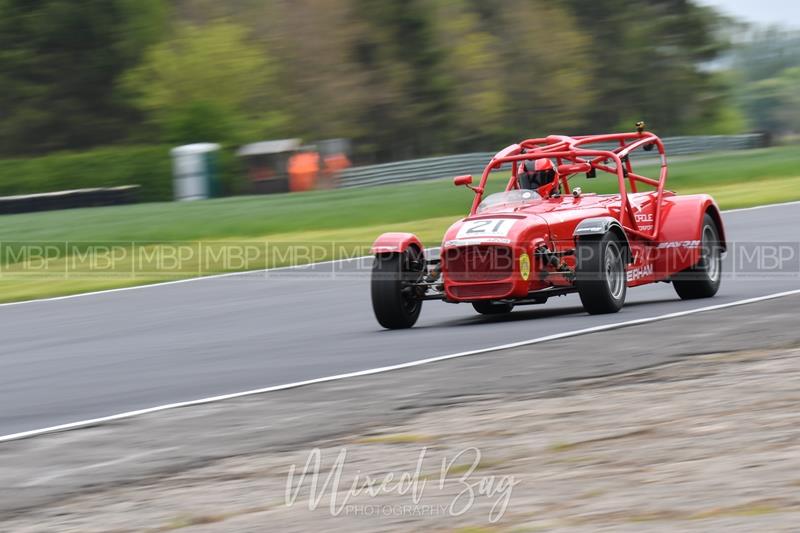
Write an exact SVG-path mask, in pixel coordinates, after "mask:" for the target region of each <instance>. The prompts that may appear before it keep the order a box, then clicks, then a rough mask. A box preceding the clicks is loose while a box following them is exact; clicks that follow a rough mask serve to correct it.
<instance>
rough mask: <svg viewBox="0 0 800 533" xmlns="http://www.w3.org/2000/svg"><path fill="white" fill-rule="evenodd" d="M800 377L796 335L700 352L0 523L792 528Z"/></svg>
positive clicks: (233, 461) (220, 527)
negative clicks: (779, 341) (793, 344)
mask: <svg viewBox="0 0 800 533" xmlns="http://www.w3.org/2000/svg"><path fill="white" fill-rule="evenodd" d="M798 383H800V349H781V350H770V351H748V352H739V353H733V354H711V355H700V356H695V357H691V358H687V359H684V360H681V361H679V362H676V363H673V364H667V365H663V366H658V367H653V368H650V369H645V370H638V371H633V372H628V373H624V374H618V375H615V376H611V377H605V378H593V379H583V380H576V381H572V382H570V383H568V384H566V385H565V386H564V387H562V388H561V389H559V390H558V391H554V392H552V393H550V394H547V395H545V396H543V397H537V398H527V399H521V400H514V399H504V400H488V401H470V402H467V403H463V404H460V405H450V406H443V407H440V408H437V409H433V410H429V411H426V412H424V413H421V414H417V415H415V416H413V417H410V418H408V419H406V420H404V421H403V422H402V423H398V424H392V425H389V426H386V427H380V428H374V429H373V430H372V431H369V432H367V433H362V434H352V435H347V436H344V437H339V438H336V439H330V440H327V441H325V442H323V443H321V444H319V448H317V449H318V450H319V458H320V467H319V468H318V469H317V468H316V467H315V464H314V461H313V458H314V456H313V454H312V449H311V448H310V447H309V448H307V449H292V450H286V451H284V452H274V451H273V452H269V453H263V454H247V455H241V456H235V457H230V458H228V459H224V460H222V461H217V462H214V463H212V464H208V465H205V466H201V467H199V468H195V469H190V470H186V471H184V472H180V473H177V474H174V475H171V476H165V477H161V478H159V479H157V480H150V481H141V482H138V483H132V484H123V485H120V486H116V487H111V488H104V489H103V490H99V491H97V492H89V493H85V494H81V495H78V496H74V497H69V498H67V499H64V500H62V501H60V502H58V503H56V504H53V505H50V506H48V507H47V508H46V509H38V510H35V511H32V512H29V513H26V514H24V515H21V516H17V517H16V518H13V519H11V520H9V521H7V522H5V524H2V526H0V529H2V530H3V531H29V532H33V531H61V532H64V531H80V532H93V531H171V530H180V531H192V532H195V531H196V532H228V531H259V532H261V531H297V532H305V531H355V530H358V531H418V530H434V531H463V532H481V531H514V532H516V531H586V530H591V531H599V530H607V531H642V530H655V531H658V530H663V531H673V530H681V531H708V530H723V529H724V530H727V531H743V532H745V531H746V532H750V531H754V530H768V531H796V530H797V522H798V519H800V514H798V511H800V494H799V493H798V491H799V490H800V412H798V410H797V405H798V402H800V388H798V386H797V384H798ZM310 446H313V445H310ZM310 457H311V460H310V459H309V458H310ZM337 460H338V463H337ZM443 462H444V466H443ZM292 465H294V466H295V471H294V474H295V475H294V477H293V478H292V482H291V483H289V482H288V473H289V471H290V468H291V467H292ZM339 465H340V466H341V468H338V466H339ZM443 470H444V473H443ZM303 471H305V472H306V474H307V475H306V477H305V478H304V479H302V480H300V477H299V476H300V473H302V472H303ZM315 471H317V472H318V473H319V475H318V478H317V480H316V496H318V498H319V501H318V505H317V506H316V508H314V509H311V508H310V507H314V506H313V505H312V501H313V498H312V495H311V491H312V489H313V488H314V486H315V485H314V477H313V474H314V472H315ZM337 474H338V477H337ZM387 475H388V476H392V477H391V478H389V479H388V481H387ZM327 480H330V481H329V483H328V485H327V486H326V485H325V482H326V481H327ZM442 480H444V482H442ZM40 481H41V482H46V480H40ZM287 485H288V486H289V487H290V488H291V490H290V491H289V496H290V498H291V497H292V496H294V502H293V503H292V504H291V505H287ZM298 486H299V490H298V491H297V493H296V494H292V491H293V490H295V489H297V488H298ZM370 492H371V493H372V494H370ZM334 494H335V496H333V495H334Z"/></svg>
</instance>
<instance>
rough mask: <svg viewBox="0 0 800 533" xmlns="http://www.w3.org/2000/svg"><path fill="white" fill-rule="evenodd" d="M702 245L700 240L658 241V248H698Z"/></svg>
mask: <svg viewBox="0 0 800 533" xmlns="http://www.w3.org/2000/svg"><path fill="white" fill-rule="evenodd" d="M698 246H700V241H666V242H660V243H658V249H659V250H663V249H669V248H697V247H698Z"/></svg>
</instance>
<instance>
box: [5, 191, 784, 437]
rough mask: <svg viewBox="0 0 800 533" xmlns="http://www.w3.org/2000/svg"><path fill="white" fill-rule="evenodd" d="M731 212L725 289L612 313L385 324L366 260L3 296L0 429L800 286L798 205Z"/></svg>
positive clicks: (450, 311) (639, 293)
mask: <svg viewBox="0 0 800 533" xmlns="http://www.w3.org/2000/svg"><path fill="white" fill-rule="evenodd" d="M724 218H725V223H726V229H727V232H728V239H729V241H732V242H734V243H736V244H737V245H738V246H740V247H737V248H735V249H734V251H733V252H732V253H729V254H728V257H727V258H726V277H725V279H724V280H723V285H722V288H721V290H720V292H719V294H718V295H717V297H715V298H714V299H712V300H697V301H681V300H679V299H678V298H677V296H676V295H675V292H674V290H673V289H672V287H671V286H670V285H667V284H657V285H652V286H646V287H641V288H636V289H632V290H630V291H629V292H628V301H627V304H626V306H625V308H624V309H623V310H622V311H621V312H620V313H618V314H615V315H602V316H590V315H587V314H586V313H585V312H583V310H582V308H581V306H580V301H579V300H578V297H577V295H569V296H565V297H561V298H554V299H552V300H551V301H549V302H548V303H547V304H545V305H543V306H532V307H522V308H519V309H518V310H515V311H514V312H513V313H511V315H509V316H508V317H504V318H495V317H491V318H486V317H481V316H478V315H476V314H475V312H474V311H473V310H472V307H471V306H469V305H464V304H460V305H452V304H444V303H441V302H426V303H425V306H424V307H423V311H422V316H421V317H420V321H419V322H418V324H417V326H416V327H415V328H413V329H411V330H403V331H384V330H382V329H381V328H380V327H379V326H378V325H377V323H376V322H375V320H374V318H373V316H372V309H371V306H370V302H369V283H368V268H369V261H368V260H351V261H345V262H335V263H327V264H320V265H316V266H312V267H308V268H302V269H290V270H273V271H268V272H259V273H249V274H242V275H235V276H225V277H216V278H208V279H201V280H195V281H190V282H185V283H176V284H165V285H159V286H151V287H144V288H139V289H135V290H125V291H116V292H106V293H97V294H91V295H85V296H81V297H78V298H68V299H55V300H43V301H34V302H28V303H23V304H18V305H6V306H0V335H2V353H0V435H7V434H11V433H17V432H22V431H28V430H34V429H37V428H44V427H49V426H54V425H58V424H65V423H70V422H74V421H79V420H86V419H92V418H98V417H103V416H108V415H113V414H116V413H122V412H127V411H132V410H137V409H144V408H149V407H153V406H157V405H162V404H169V403H175V402H182V401H190V400H195V399H198V398H204V397H209V396H216V395H222V394H228V393H235V392H240V391H245V390H250V389H257V388H262V387H268V386H272V385H280V384H285V383H292V382H297V381H303V380H309V379H314V378H320V377H324V376H331V375H336V374H343V373H348V372H354V371H360V370H366V369H371V368H376V367H383V366H389V365H395V364H401V363H406V362H410V361H415V360H419V359H424V358H429V357H435V356H438V355H445V354H450V353H454V352H461V351H467V350H475V349H481V348H490V347H493V346H498V345H503V344H507V343H513V342H518V341H524V340H528V339H534V338H537V337H543V336H548V335H553V334H557V333H562V332H568V331H574V330H579V329H584V328H591V327H596V326H602V325H604V324H613V323H618V322H624V321H628V320H635V319H640V318H648V317H657V316H660V315H664V314H668V313H674V312H681V311H686V310H690V309H692V308H701V307H707V306H709V305H718V304H725V303H730V302H735V301H739V300H743V299H748V298H754V297H759V296H764V295H768V294H773V293H778V292H784V291H789V290H795V289H800V250H799V249H798V246H799V245H798V239H797V236H796V232H797V230H796V228H797V227H800V204H785V205H778V206H770V207H766V208H762V209H753V210H742V211H735V212H730V213H726V214H725V215H724ZM778 247H780V248H778ZM775 253H782V254H783V260H782V261H781V263H780V268H778V269H776V268H774V267H775V263H776V262H775V261H774V260H773V259H774V258H775V257H776V255H775ZM758 254H760V255H758ZM759 261H760V262H761V264H760V265H758V264H757V263H758V262H759ZM734 267H735V268H734ZM697 316H698V322H697V325H698V327H702V315H697ZM653 327H656V328H657V327H658V326H657V325H655V326H653ZM654 342H658V343H668V342H670V340H669V339H664V338H660V337H659V336H658V335H654ZM712 348H713V347H711V346H710V347H709V349H712ZM594 355H595V354H592V353H586V354H583V355H582V357H585V358H587V361H588V360H589V359H591V358H593V357H594ZM580 359H581V358H580V357H578V358H576V359H573V360H572V364H580ZM593 363H594V364H596V363H597V361H594V362H593ZM531 364H533V365H536V364H537V361H536V360H532V361H531ZM572 370H575V369H572Z"/></svg>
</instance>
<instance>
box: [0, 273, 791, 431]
mask: <svg viewBox="0 0 800 533" xmlns="http://www.w3.org/2000/svg"><path fill="white" fill-rule="evenodd" d="M794 294H800V289H797V290H793V291H786V292H777V293H774V294H768V295H766V296H758V297H756V298H748V299H746V300H737V301H735V302H729V303H726V304H718V305H710V306H707V307H700V308H697V309H688V310H686V311H678V312H675V313H668V314H665V315H659V316H654V317H649V318H638V319H635V320H626V321H624V322H616V323H614V324H604V325H602V326H594V327H591V328H584V329H576V330H574V331H566V332H564V333H556V334H555V335H548V336H546V337H537V338H535V339H529V340H525V341H519V342H512V343H509V344H501V345H498V346H491V347H489V348H481V349H479V350H470V351H466V352H458V353H452V354H447V355H440V356H437V357H429V358H427V359H419V360H417V361H410V362H408V363H400V364H397V365H390V366H383V367H380V368H370V369H368V370H359V371H356V372H348V373H346V374H336V375H334V376H325V377H322V378H315V379H308V380H305V381H296V382H294V383H286V384H284V385H274V386H272V387H264V388H262V389H253V390H249V391H244V392H235V393H232V394H223V395H220V396H211V397H209V398H201V399H199V400H191V401H187V402H177V403H170V404H166V405H159V406H156V407H148V408H146V409H139V410H137V411H128V412H127V413H119V414H116V415H111V416H104V417H100V418H93V419H91V420H81V421H78V422H71V423H69V424H61V425H58V426H52V427H48V428H43V429H34V430H31V431H23V432H21V433H12V434H11V435H4V436H2V437H0V443H2V442H8V441H12V440H18V439H24V438H28V437H36V436H38V435H44V434H46V433H54V432H57V431H66V430H70V429H79V428H84V427H88V426H94V425H97V424H103V423H106V422H113V421H115V420H123V419H126V418H132V417H135V416H140V415H145V414H149V413H156V412H158V411H165V410H167V409H176V408H178V407H191V406H193V405H202V404H206V403H212V402H219V401H223V400H231V399H234V398H241V397H243V396H253V395H255V394H264V393H267V392H275V391H282V390H287V389H294V388H297V387H304V386H306V385H314V384H316V383H326V382H328V381H338V380H340V379H348V378H354V377H358V376H369V375H372V374H382V373H384V372H391V371H392V370H400V369H403V368H412V367H415V366H421V365H427V364H430V363H436V362H438V361H446V360H448V359H457V358H459V357H467V356H470V355H477V354H482V353H487V352H493V351H497V350H505V349H508V348H516V347H519V346H529V345H531V344H539V343H542V342H548V341H554V340H559V339H564V338H567V337H575V336H578V335H585V334H587V333H597V332H599V331H608V330H612V329H618V328H624V327H628V326H638V325H641V324H649V323H651V322H657V321H659V320H667V319H670V318H677V317H682V316H687V315H694V314H696V313H702V312H705V311H715V310H717V309H726V308H729V307H738V306H740V305H746V304H751V303H756V302H763V301H765V300H774V299H776V298H782V297H784V296H791V295H794Z"/></svg>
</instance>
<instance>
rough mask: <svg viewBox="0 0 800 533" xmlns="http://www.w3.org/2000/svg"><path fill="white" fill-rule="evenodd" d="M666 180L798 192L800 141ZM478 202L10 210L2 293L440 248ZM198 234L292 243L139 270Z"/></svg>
mask: <svg viewBox="0 0 800 533" xmlns="http://www.w3.org/2000/svg"><path fill="white" fill-rule="evenodd" d="M637 170H638V171H640V172H641V173H643V174H645V175H649V176H656V175H657V168H655V167H652V166H649V167H648V166H642V167H641V168H637ZM505 181H506V176H503V175H501V174H499V173H498V174H496V175H494V176H493V178H492V180H491V183H490V192H491V191H493V190H499V189H501V188H502V187H503V186H504V184H505ZM575 185H580V186H581V187H582V188H583V190H584V192H589V191H597V192H612V191H613V190H615V187H616V185H615V181H614V179H613V178H611V177H610V176H607V175H601V176H600V177H598V178H597V179H594V180H585V179H582V180H581V181H575ZM668 188H669V189H672V190H675V191H676V192H678V193H697V192H707V193H710V194H712V195H714V196H715V197H716V198H717V200H718V202H719V203H720V205H721V206H722V208H723V209H726V208H734V207H746V206H750V205H758V204H764V203H772V202H781V201H789V200H798V199H800V149H798V147H795V146H791V147H781V148H771V149H764V150H750V151H746V152H733V153H727V154H716V155H709V156H698V157H686V158H676V159H675V161H674V162H671V164H670V177H669V180H668ZM472 198H473V195H472V193H471V192H470V191H469V190H467V189H465V188H455V187H453V186H452V185H451V184H450V181H449V180H436V181H428V182H418V183H409V184H402V185H393V186H383V187H375V188H368V189H350V190H334V191H318V192H310V193H303V194H284V195H272V196H251V197H234V198H226V199H219V200H209V201H203V202H189V203H172V202H169V203H149V204H139V205H131V206H119V207H107V208H92V209H75V210H66V211H53V212H46V213H30V214H20V215H7V216H3V217H2V218H0V221H1V222H2V223H1V224H0V268H2V272H0V273H1V274H2V275H0V301H14V300H22V299H29V298H35V297H42V296H53V295H59V294H71V293H76V292H84V291H88V290H99V289H106V288H112V287H120V286H128V285H136V284H142V283H152V282H154V281H163V280H169V279H177V278H184V277H189V276H196V275H198V274H210V273H214V272H219V271H225V270H250V269H256V268H262V267H265V266H276V265H281V264H286V263H287V262H291V261H290V260H289V259H287V258H286V257H285V256H282V255H281V253H280V252H281V251H282V250H283V251H285V250H288V249H289V248H290V247H291V244H292V243H309V242H313V243H319V250H317V253H315V255H314V256H313V257H310V259H312V260H323V259H330V258H333V257H339V256H341V255H342V254H350V253H363V252H364V251H365V248H366V247H367V246H368V245H369V243H370V242H371V241H372V240H373V239H374V237H375V236H376V235H378V234H379V233H381V232H383V231H390V230H398V231H412V232H414V233H417V234H419V235H420V236H421V238H422V239H423V240H424V241H426V242H427V243H430V244H437V243H438V242H439V239H441V235H442V232H443V231H444V230H445V229H446V228H447V226H448V225H449V224H450V223H452V222H453V220H454V219H455V218H456V217H458V216H460V215H463V214H465V213H466V212H467V211H468V209H469V206H470V204H471V201H472ZM198 241H203V242H204V243H207V242H209V241H211V242H214V243H217V244H215V245H219V246H232V247H233V246H238V245H240V244H242V245H245V246H250V245H252V246H255V247H261V248H260V249H259V250H261V249H263V248H264V242H265V241H269V242H279V243H283V244H279V245H278V246H275V247H271V248H270V249H263V250H261V251H258V253H254V254H253V256H252V257H250V258H249V259H248V260H247V261H244V262H239V263H236V264H230V263H228V264H223V262H220V261H217V262H214V261H204V260H203V258H202V257H200V255H199V254H198V255H197V257H191V258H187V259H186V260H185V261H182V262H181V264H180V266H179V268H174V269H168V270H169V271H168V272H165V271H164V269H159V268H155V267H153V268H145V269H140V268H137V265H138V266H141V265H139V263H137V261H139V259H141V258H140V257H137V255H138V254H141V253H142V252H144V253H145V254H153V253H156V252H158V253H162V252H164V251H165V250H167V249H168V246H167V244H168V243H170V242H179V243H187V245H188V246H196V243H197V242H198ZM133 242H135V245H132V243H133ZM14 243H18V244H17V245H15V244H14ZM30 243H42V245H43V246H45V245H47V246H50V247H51V248H49V249H48V250H49V251H50V252H51V253H50V257H49V258H48V259H47V260H46V261H42V260H41V258H37V257H34V258H33V259H35V260H36V261H38V262H37V263H35V264H34V266H35V268H32V267H31V257H24V258H21V257H20V256H19V255H16V254H18V253H19V250H21V249H22V245H23V244H30ZM331 243H339V244H337V245H333V244H331ZM103 245H107V246H113V245H117V246H121V247H123V248H125V249H126V250H128V251H127V252H126V254H127V255H126V257H122V258H120V259H119V260H117V261H116V262H115V263H114V265H113V267H112V268H109V269H107V270H102V269H100V270H99V271H100V272H101V273H102V274H103V275H99V276H98V275H91V276H85V275H84V276H81V275H76V274H75V273H76V272H78V273H81V272H84V271H85V267H86V265H88V264H90V262H91V260H92V259H93V258H94V257H96V256H99V257H100V258H101V259H102V258H103V257H102V249H98V248H97V247H98V246H103ZM255 249H256V248H254V250H255ZM87 250H93V252H95V253H94V255H90V256H80V255H78V254H80V253H85V252H86V251H87ZM273 250H274V251H277V252H279V253H278V254H277V256H275V255H271V253H270V252H271V251H273ZM45 251H47V250H45ZM139 262H140V261H139ZM151 263H152V261H151ZM70 266H73V267H75V268H70ZM146 266H148V267H151V266H153V264H147V265H146ZM82 269H83V270H82ZM132 269H135V270H137V272H138V274H137V276H136V277H135V278H131V276H130V275H129V273H130V272H131V270H132ZM67 271H70V272H71V274H70V275H68V276H67V275H64V273H65V272H67ZM93 271H94V272H98V270H97V269H94V270H93Z"/></svg>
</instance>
